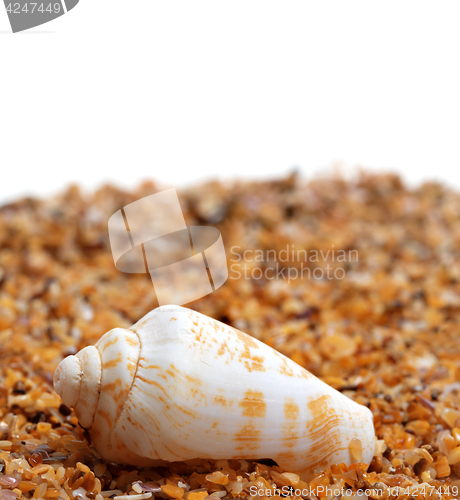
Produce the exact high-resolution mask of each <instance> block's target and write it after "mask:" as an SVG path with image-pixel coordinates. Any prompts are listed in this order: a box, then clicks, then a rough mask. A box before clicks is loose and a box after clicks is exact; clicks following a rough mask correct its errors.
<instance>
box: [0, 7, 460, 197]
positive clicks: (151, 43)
mask: <svg viewBox="0 0 460 500" xmlns="http://www.w3.org/2000/svg"><path fill="white" fill-rule="evenodd" d="M459 25H460V2H458V0H455V1H447V0H446V1H443V2H434V1H430V2H424V1H420V0H418V1H409V0H407V1H404V2H401V1H391V0H386V1H382V2H370V1H369V0H366V1H350V0H341V1H338V2H336V1H327V0H322V1H315V2H313V1H307V0H302V1H295V0H290V1H289V2H285V1H282V0H279V1H277V2H271V1H267V0H264V1H256V0H244V1H239V0H232V1H227V2H223V1H219V0H212V1H208V2H204V1H195V0H187V1H157V0H125V1H123V2H122V1H121V0H97V1H96V0H80V3H79V5H77V7H76V8H75V9H74V10H72V11H71V12H69V13H68V14H67V15H65V16H63V17H62V18H60V19H57V20H55V21H53V22H52V23H49V24H46V25H43V26H40V27H38V28H36V29H34V30H32V31H31V32H25V33H22V34H15V35H12V34H10V28H9V23H8V19H7V16H6V12H5V9H4V8H3V6H2V5H0V31H1V33H0V64H1V69H0V96H1V97H0V99H1V101H0V102H1V106H0V201H7V200H10V199H14V198H15V197H17V196H18V195H20V194H24V193H29V194H40V195H41V194H47V193H50V192H55V191H56V190H58V189H60V188H62V187H64V186H65V185H67V184H69V183H70V182H72V181H78V182H80V183H81V184H83V185H84V186H86V187H89V188H92V187H94V186H97V185H99V184H100V183H101V182H102V181H104V180H107V179H111V180H113V181H116V182H117V183H118V184H120V185H123V186H127V187H130V186H133V185H134V184H136V183H137V182H138V181H139V180H140V179H143V178H148V177H153V178H155V179H159V180H160V181H162V182H163V183H165V184H168V185H173V186H181V185H183V184H184V183H191V182H198V181H200V180H202V179H204V178H210V177H211V178H216V177H222V178H234V177H241V176H245V177H253V178H254V177H265V176H274V175H279V174H282V173H284V172H287V171H288V170H289V169H290V168H292V167H294V166H297V167H300V169H301V170H302V171H303V172H304V174H305V175H313V174H314V173H318V172H321V171H323V170H324V168H326V167H329V166H330V165H331V164H332V163H333V162H334V161H338V160H340V161H343V162H345V164H346V165H348V166H349V167H350V166H353V165H357V164H358V165H364V166H367V167H372V168H374V169H392V170H396V171H399V172H401V173H402V174H403V175H404V177H405V179H407V180H408V181H409V182H411V183H417V182H420V181H421V180H424V179H440V180H443V181H444V182H446V183H448V184H450V185H453V186H457V187H459V186H460V146H459V138H460V124H459V122H460V97H459V93H460V71H459V60H460V57H459V52H460V29H459Z"/></svg>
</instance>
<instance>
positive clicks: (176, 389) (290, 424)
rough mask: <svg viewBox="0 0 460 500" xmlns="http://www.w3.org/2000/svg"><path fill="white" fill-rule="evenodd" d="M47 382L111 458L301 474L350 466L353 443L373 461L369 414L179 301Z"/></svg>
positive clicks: (109, 336)
mask: <svg viewBox="0 0 460 500" xmlns="http://www.w3.org/2000/svg"><path fill="white" fill-rule="evenodd" d="M54 387H55V390H56V391H57V393H58V394H59V395H60V396H61V398H62V400H63V402H64V403H65V404H66V405H67V406H70V407H73V408H74V409H75V412H76V414H77V416H78V418H79V421H80V423H81V425H82V426H83V427H84V428H86V429H87V430H88V432H89V434H90V436H91V439H92V443H93V445H94V446H95V448H96V449H97V451H98V452H99V453H100V455H101V456H102V457H103V458H104V459H105V460H107V461H110V462H118V463H124V464H132V465H138V466H155V465H158V464H159V463H161V462H159V461H169V462H171V461H183V460H189V459H196V458H204V459H206V458H209V459H234V458H241V459H263V458H271V459H273V460H275V461H276V462H277V463H278V464H279V465H280V466H281V467H283V468H285V469H288V470H290V471H293V472H297V473H299V474H301V475H302V477H304V478H308V477H311V475H313V473H314V471H315V469H322V468H325V467H327V466H328V465H331V464H333V463H340V462H344V463H346V464H350V463H352V462H353V461H355V459H356V456H355V454H356V453H355V454H353V453H352V452H353V450H356V448H357V444H356V443H357V440H359V443H358V445H359V446H358V447H359V449H360V458H361V460H362V461H363V462H366V463H369V462H370V461H371V459H372V457H373V454H374V448H375V434H374V426H373V419H372V413H371V412H370V410H369V409H368V408H366V407H364V406H362V405H359V404H357V403H355V402H354V401H352V400H351V399H349V398H347V397H346V396H344V395H343V394H341V393H339V392H338V391H336V390H335V389H332V388H331V387H330V386H328V385H327V384H325V383H324V382H322V381H320V380H319V379H317V378H316V377H315V376H313V375H312V374H311V373H309V372H308V371H306V370H305V369H304V368H302V367H301V366H299V365H298V364H296V363H295V362H293V361H292V360H290V359H289V358H287V357H285V356H283V355H282V354H280V353H279V352H277V351H275V350H274V349H272V348H271V347H269V346H267V345H265V344H263V343H262V342H259V341H258V340H256V339H254V338H252V337H250V336H249V335H246V334H245V333H243V332H240V331H238V330H236V329H235V328H232V327H230V326H228V325H225V324H223V323H220V322H218V321H215V320H214V319H211V318H208V317H207V316H205V315H203V314H200V313H197V312H195V311H192V310H189V309H186V308H183V307H179V306H162V307H159V308H157V309H155V310H153V311H151V312H150V313H148V314H147V315H146V316H144V318H142V319H141V320H140V321H138V322H137V323H136V324H135V325H134V326H132V327H131V328H130V329H123V328H115V329H114V330H111V331H110V332H108V333H106V334H105V335H104V336H103V337H102V338H101V339H100V340H99V341H98V342H97V344H96V345H95V346H90V347H86V348H84V349H82V350H81V351H80V352H79V353H78V354H77V355H76V356H68V357H67V358H65V359H64V360H63V361H62V362H61V363H60V364H59V366H58V367H57V369H56V372H55V374H54ZM353 440H354V441H353ZM353 443H354V444H353ZM350 444H352V446H351V449H350Z"/></svg>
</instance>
